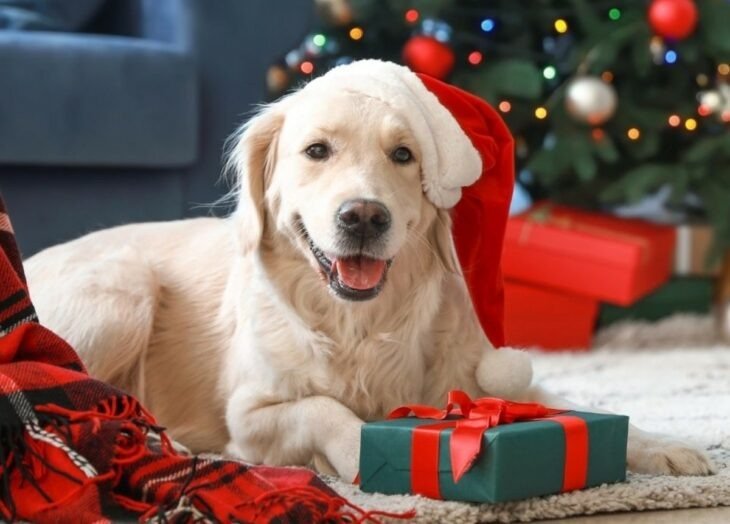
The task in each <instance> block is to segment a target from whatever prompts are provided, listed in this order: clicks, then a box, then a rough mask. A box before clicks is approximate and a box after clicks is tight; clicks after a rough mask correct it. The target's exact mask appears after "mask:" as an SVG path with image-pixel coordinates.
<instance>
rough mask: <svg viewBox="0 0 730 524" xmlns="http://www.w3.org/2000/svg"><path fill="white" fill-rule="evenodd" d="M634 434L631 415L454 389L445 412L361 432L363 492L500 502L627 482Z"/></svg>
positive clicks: (426, 411) (420, 411) (417, 411)
mask: <svg viewBox="0 0 730 524" xmlns="http://www.w3.org/2000/svg"><path fill="white" fill-rule="evenodd" d="M457 406H459V407H458V408H457ZM411 414H413V415H415V416H409V415H411ZM627 435H628V417H625V416H621V415H602V414H596V413H584V412H577V411H559V410H553V409H550V408H546V407H544V406H541V405H540V404H525V403H515V402H508V401H505V400H502V399H495V398H483V399H476V400H475V401H472V400H471V399H469V397H468V396H466V394H465V393H463V392H461V391H452V392H451V393H450V394H449V399H448V403H447V406H446V409H443V410H439V409H436V408H432V407H429V406H418V405H417V406H404V407H402V408H398V409H396V410H394V412H393V413H391V417H390V419H389V420H385V421H381V422H372V423H368V424H365V425H364V426H363V428H362V439H361V448H360V487H361V489H362V490H363V491H367V492H378V493H385V494H404V493H413V494H420V495H423V496H426V497H430V498H434V499H445V500H461V501H469V502H502V501H509V500H518V499H524V498H529V497H536V496H541V495H548V494H553V493H561V492H566V491H572V490H576V489H582V488H586V487H589V486H597V485H600V484H604V483H610V482H620V481H623V480H624V479H625V476H626V439H627Z"/></svg>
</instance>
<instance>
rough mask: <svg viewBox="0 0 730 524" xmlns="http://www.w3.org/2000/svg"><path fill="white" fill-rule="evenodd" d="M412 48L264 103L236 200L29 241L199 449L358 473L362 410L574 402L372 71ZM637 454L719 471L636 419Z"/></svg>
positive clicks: (250, 128) (65, 311)
mask: <svg viewBox="0 0 730 524" xmlns="http://www.w3.org/2000/svg"><path fill="white" fill-rule="evenodd" d="M399 67H400V66H395V65H394V64H385V63H381V62H377V63H372V62H370V63H365V64H364V65H363V62H359V63H358V62H356V63H354V64H350V65H348V66H341V68H349V69H341V68H337V69H335V70H334V71H337V70H338V69H341V70H340V72H339V73H333V72H331V73H328V74H327V75H324V76H323V77H321V79H317V80H314V81H312V82H311V83H310V84H308V85H307V86H305V87H303V88H301V89H299V90H298V91H295V92H294V93H292V94H289V95H287V96H285V97H284V98H282V99H281V100H279V101H277V102H275V103H272V104H270V105H267V106H265V107H263V109H261V110H260V111H259V112H258V114H257V115H256V116H255V117H254V118H252V119H251V120H250V121H249V122H247V123H246V124H245V125H244V126H243V127H242V129H241V130H240V131H239V132H238V133H236V134H235V135H234V137H233V138H232V140H231V144H232V145H231V152H230V159H229V166H230V169H231V170H232V172H233V173H234V175H235V189H234V195H235V198H236V199H237V201H238V204H237V207H236V210H235V211H234V212H233V213H232V215H231V216H230V217H228V218H224V219H219V218H196V219H189V220H180V221H174V222H167V223H146V224H136V225H125V226H120V227H116V228H112V229H108V230H103V231H98V232H94V233H91V234H89V235H87V236H84V237H82V238H79V239H76V240H73V241H70V242H68V243H65V244H61V245H58V246H55V247H51V248H49V249H46V250H45V251H42V252H41V253H39V254H37V255H35V256H33V257H31V258H30V259H29V260H27V261H26V271H27V276H28V280H29V286H30V290H31V293H32V295H33V299H34V301H35V304H36V307H37V310H38V313H39V317H40V319H41V321H43V322H44V323H45V324H46V325H47V326H48V327H50V328H51V329H53V330H54V331H56V332H57V333H59V334H60V335H61V336H63V337H64V338H65V339H66V340H68V341H69V343H70V344H71V345H72V346H73V347H75V348H76V349H77V350H78V352H79V354H80V356H81V358H82V360H83V361H84V363H85V365H86V366H87V367H88V370H89V372H90V373H91V375H93V376H95V377H97V378H99V379H101V380H105V381H108V382H111V383H112V384H115V385H116V386H118V387H120V388H122V389H124V390H127V391H129V392H131V393H133V394H135V395H136V396H137V397H138V398H140V399H141V400H142V402H143V403H145V404H146V405H147V407H148V408H149V409H150V410H151V411H152V412H153V413H154V414H155V416H156V417H157V418H158V420H159V421H160V423H161V424H162V425H164V426H165V427H167V428H168V430H169V432H170V434H171V435H172V437H173V438H175V439H176V440H177V441H179V442H180V443H182V444H183V445H184V446H186V447H187V448H189V449H190V450H192V451H193V452H217V453H226V454H229V455H233V456H236V457H240V458H242V459H245V460H246V461H250V462H252V463H264V464H270V465H312V466H314V467H315V468H316V469H317V470H318V471H320V472H324V473H331V474H332V473H334V474H337V475H339V476H340V477H341V478H343V479H345V480H348V481H351V480H353V479H354V478H355V477H356V474H357V471H358V467H359V451H360V450H359V448H360V430H361V426H362V424H363V421H369V420H377V419H382V418H384V417H385V416H386V415H387V414H388V412H389V411H390V410H391V409H393V408H394V407H397V406H399V405H403V404H412V403H425V404H430V405H440V404H441V403H442V402H443V399H444V398H445V395H446V393H447V392H448V391H450V390H452V389H461V390H464V391H465V392H467V393H468V394H470V395H471V396H473V397H481V396H485V395H490V396H500V397H504V398H508V399H512V400H517V401H534V402H540V403H544V404H546V405H548V406H551V407H557V408H575V407H576V406H574V405H573V404H571V403H569V402H567V401H565V400H563V399H560V398H557V397H555V396H554V395H551V394H549V393H548V392H546V391H545V390H543V389H542V388H540V387H539V386H538V385H534V384H532V369H531V366H530V361H529V356H528V354H527V353H525V352H522V351H518V350H514V349H509V348H503V349H498V350H496V349H494V347H492V344H491V343H490V341H489V338H488V337H487V335H485V332H484V330H483V329H482V328H481V326H480V323H479V321H478V318H477V316H476V314H475V312H474V308H473V307H472V302H471V301H470V296H469V293H468V290H467V287H466V285H465V279H464V276H463V275H462V273H461V271H460V268H459V263H458V261H457V259H456V257H455V254H454V242H453V239H452V230H451V218H450V215H449V211H448V210H447V209H445V208H444V207H439V206H436V205H434V203H433V202H432V201H431V200H430V199H429V198H427V195H426V191H425V190H424V185H423V181H422V176H423V171H424V170H425V164H426V159H427V158H428V155H429V154H431V153H432V152H433V151H432V149H433V148H434V147H438V146H439V141H438V140H434V136H430V135H428V132H429V131H428V129H426V128H421V127H418V126H416V125H415V124H414V122H415V120H414V118H415V116H414V115H413V114H412V112H411V111H405V110H404V109H403V107H401V106H399V104H398V103H396V102H395V101H393V100H390V99H388V98H387V97H381V96H373V95H372V94H368V93H365V92H363V91H362V90H361V89H360V88H359V87H357V86H358V81H361V82H365V83H367V82H370V80H372V77H373V76H377V75H379V74H380V73H383V74H386V73H387V74H390V72H392V71H395V72H396V73H397V74H398V75H405V74H408V75H412V73H410V72H408V73H402V72H401V71H400V70H395V69H393V68H399ZM343 71H344V72H343ZM330 75H332V76H330ZM337 75H340V76H339V77H338V76H337ZM358 75H360V76H358ZM327 78H330V79H337V78H340V79H341V82H340V83H338V82H334V81H331V80H326V79H327ZM409 78H410V77H409ZM390 87H392V85H391V86H390ZM396 87H397V89H398V91H397V93H398V96H402V97H404V99H409V97H412V96H413V95H412V93H411V92H410V91H409V89H410V88H411V87H412V86H411V85H410V84H408V85H400V84H399V85H398V86H396ZM429 103H430V102H429ZM439 126H441V124H439ZM424 129H426V130H425V131H424ZM434 129H436V128H433V129H431V131H430V132H435V131H434ZM627 462H628V468H629V469H631V470H633V471H636V472H642V473H652V474H674V475H705V474H710V473H712V472H713V470H714V467H713V465H712V463H711V462H710V461H709V459H708V458H707V457H706V456H705V454H704V453H703V452H702V451H700V450H699V449H696V448H694V447H692V446H691V445H689V444H686V443H683V442H680V441H677V440H674V439H671V438H668V437H664V436H659V435H654V434H650V433H647V432H644V431H642V430H640V429H637V428H635V427H633V426H632V427H631V429H630V434H629V444H628V450H627Z"/></svg>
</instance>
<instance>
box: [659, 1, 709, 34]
mask: <svg viewBox="0 0 730 524" xmlns="http://www.w3.org/2000/svg"><path fill="white" fill-rule="evenodd" d="M697 18H698V14H697V6H696V5H695V3H694V0H652V2H651V4H650V5H649V25H651V28H652V29H653V30H654V32H655V33H656V34H658V35H659V36H663V37H664V38H670V39H672V40H681V39H683V38H687V37H688V36H689V35H691V34H692V31H694V30H695V26H696V25H697Z"/></svg>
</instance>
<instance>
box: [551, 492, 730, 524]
mask: <svg viewBox="0 0 730 524" xmlns="http://www.w3.org/2000/svg"><path fill="white" fill-rule="evenodd" d="M728 489H730V487H728ZM543 522H546V523H548V522H549V523H551V524H552V523H557V522H564V523H565V524H726V523H730V507H720V508H701V509H677V510H672V511H642V512H638V513H616V514H605V515H593V516H590V517H575V518H571V519H558V520H546V521H543Z"/></svg>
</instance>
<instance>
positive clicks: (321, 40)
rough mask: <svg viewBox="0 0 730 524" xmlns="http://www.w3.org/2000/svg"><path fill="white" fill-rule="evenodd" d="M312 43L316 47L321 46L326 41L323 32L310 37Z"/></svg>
mask: <svg viewBox="0 0 730 524" xmlns="http://www.w3.org/2000/svg"><path fill="white" fill-rule="evenodd" d="M312 43H313V44H314V45H316V46H317V47H322V46H324V45H325V44H326V43H327V37H326V36H324V35H323V34H317V35H314V36H313V37H312Z"/></svg>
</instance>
